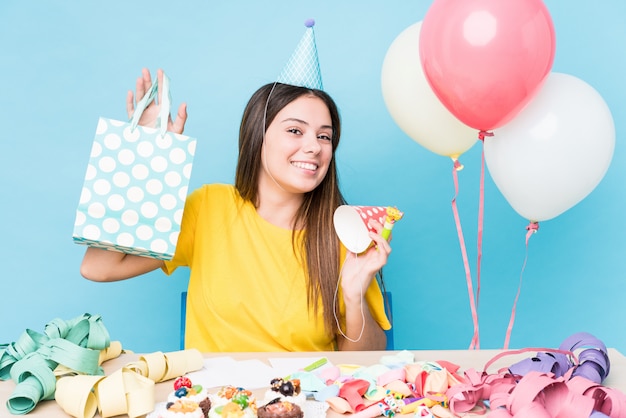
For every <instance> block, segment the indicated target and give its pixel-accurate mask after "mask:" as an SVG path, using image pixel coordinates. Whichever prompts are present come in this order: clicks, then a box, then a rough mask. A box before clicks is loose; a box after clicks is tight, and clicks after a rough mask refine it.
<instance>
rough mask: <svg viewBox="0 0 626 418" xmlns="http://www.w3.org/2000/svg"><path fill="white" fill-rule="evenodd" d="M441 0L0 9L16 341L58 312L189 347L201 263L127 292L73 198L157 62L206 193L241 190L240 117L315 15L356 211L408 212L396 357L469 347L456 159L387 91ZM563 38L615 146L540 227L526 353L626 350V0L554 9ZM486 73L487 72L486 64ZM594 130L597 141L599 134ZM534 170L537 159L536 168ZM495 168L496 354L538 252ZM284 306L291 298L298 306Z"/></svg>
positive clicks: (490, 335) (0, 188)
mask: <svg viewBox="0 0 626 418" xmlns="http://www.w3.org/2000/svg"><path fill="white" fill-rule="evenodd" d="M430 4H431V2H430V1H408V0H392V1H384V2H383V1H374V0H361V1H334V0H320V1H316V2H304V1H299V2H294V1H291V0H279V1H269V2H255V1H230V2H217V1H202V0H194V1H184V2H165V1H161V0H156V1H143V0H142V1H132V2H129V1H122V0H109V1H106V2H96V1H82V0H81V1H79V0H76V1H42V2H38V5H37V7H36V8H35V7H33V6H32V5H31V4H30V3H29V2H23V1H18V0H8V1H3V2H2V3H1V4H0V44H1V48H0V83H1V86H2V87H1V88H0V101H1V102H2V106H1V112H0V122H1V126H2V128H3V129H2V134H1V137H0V192H1V195H2V198H1V204H0V214H1V216H0V254H2V256H3V261H2V269H1V271H2V273H1V274H2V277H1V283H2V290H1V291H0V292H1V293H0V294H1V296H2V302H1V303H0V343H2V342H11V341H15V340H16V339H17V338H18V337H19V335H20V334H21V333H22V332H23V331H24V330H25V329H27V328H31V329H34V330H37V331H42V330H43V326H44V325H45V324H46V323H47V322H48V321H50V320H51V319H53V318H62V319H70V318H74V317H76V316H78V315H80V314H82V313H84V312H89V313H92V314H96V313H98V314H101V315H102V316H103V318H104V323H105V325H106V326H107V328H108V330H109V332H110V334H111V338H112V339H114V340H120V341H121V342H122V344H123V345H124V346H125V347H126V348H128V349H132V350H135V351H156V350H163V351H168V350H175V349H177V348H178V333H179V309H180V306H179V303H180V292H181V291H182V290H184V289H185V288H186V284H187V271H179V272H177V273H176V274H175V275H174V276H173V277H166V276H165V275H163V274H162V273H160V272H155V273H152V274H149V275H146V276H144V277H140V278H136V279H133V280H128V281H125V282H119V283H110V284H99V283H92V282H89V281H87V280H84V279H83V278H81V276H80V274H79V265H80V262H81V258H82V256H83V253H84V247H82V246H79V245H76V244H74V243H73V242H72V228H73V222H74V216H75V209H76V206H77V203H78V199H79V196H80V190H81V187H82V182H83V176H84V172H85V168H86V164H87V161H88V157H89V151H90V148H91V143H92V138H93V135H94V132H95V127H96V122H97V120H98V117H99V116H104V117H110V118H118V119H123V118H125V117H126V113H125V95H126V92H127V91H128V90H129V89H133V88H134V82H135V79H136V77H137V76H138V75H139V74H140V70H141V68H142V67H148V68H150V69H151V70H152V71H153V74H154V72H155V71H156V69H157V68H163V69H165V71H166V72H167V74H168V75H169V76H170V78H171V80H172V92H173V101H174V106H178V104H179V103H180V102H181V101H186V102H187V103H188V106H189V114H190V116H189V121H188V124H187V128H186V133H187V134H189V135H192V136H195V137H197V138H198V149H197V153H196V160H195V161H196V163H195V167H194V171H193V176H192V185H191V186H192V187H197V186H199V185H201V184H203V183H206V182H232V179H233V176H234V167H235V163H236V155H237V151H236V148H237V131H238V124H239V119H240V116H241V113H242V110H243V107H244V105H245V102H246V101H247V99H248V97H249V96H250V95H251V93H252V92H253V91H254V90H256V88H257V87H259V86H260V85H261V84H264V83H266V82H269V81H272V80H274V79H275V77H276V76H277V74H278V73H279V72H280V70H281V68H282V66H283V64H284V63H285V62H286V60H287V59H288V57H289V55H290V54H291V52H292V51H293V48H294V47H295V45H296V43H297V41H298V40H299V39H300V37H301V35H302V33H303V30H304V26H303V22H304V20H305V19H306V18H309V17H313V18H315V19H316V22H317V24H316V36H317V46H318V51H319V55H320V63H321V67H322V74H323V79H324V87H325V89H326V90H327V91H328V92H329V93H330V94H331V95H332V96H333V97H334V98H335V99H336V101H337V103H338V104H339V106H340V109H341V113H342V118H343V122H344V135H343V138H342V141H343V142H342V144H341V146H340V149H339V153H338V157H337V158H338V160H339V164H340V167H341V170H340V175H341V181H342V185H343V189H344V191H345V194H346V196H347V198H348V199H349V201H350V202H351V203H353V204H365V205H396V206H398V208H400V209H401V210H403V211H404V212H405V218H404V219H403V220H402V221H401V222H400V223H398V226H397V227H396V228H395V229H394V240H393V253H392V257H391V259H390V261H389V264H388V267H387V268H386V270H385V279H386V283H387V287H388V289H389V290H391V291H392V292H393V298H394V300H393V301H394V312H393V321H394V326H395V343H396V347H397V348H407V349H419V348H425V349H426V348H428V349H432V348H450V349H457V348H458V349H463V348H467V347H468V345H469V343H470V339H471V337H472V319H471V313H470V308H469V298H468V292H467V285H466V280H465V270H464V267H463V261H462V254H461V251H460V246H459V240H458V237H457V232H456V226H455V222H454V219H453V213H452V209H451V200H452V198H453V196H454V185H453V181H452V164H451V161H450V160H449V159H448V158H445V157H442V156H439V155H436V154H434V153H432V152H429V151H427V150H426V149H425V148H423V147H421V146H420V145H418V144H417V143H416V142H414V141H412V140H411V139H410V138H409V137H408V136H406V135H405V134H404V133H403V132H402V131H401V130H400V129H399V128H398V126H397V125H396V124H395V123H394V121H393V119H392V118H391V116H390V114H389V112H388V111H387V109H386V107H385V104H384V101H383V97H382V92H381V77H380V76H381V66H382V63H383V59H384V57H385V53H386V52H387V49H388V48H389V46H390V45H391V43H392V42H393V40H394V39H395V38H396V36H398V35H399V34H400V33H401V32H402V31H403V30H404V29H405V28H407V27H409V26H410V25H412V24H413V23H415V22H418V21H420V20H422V19H423V18H424V15H425V13H426V11H427V9H428V7H429V5H430ZM546 5H547V7H548V9H549V11H550V14H551V16H552V19H553V21H554V26H555V30H556V36H557V42H556V58H555V61H554V65H553V68H552V70H553V71H558V72H563V73H568V74H572V75H574V76H576V77H578V78H580V79H582V80H584V81H586V82H587V83H588V84H590V85H591V86H593V87H594V88H595V89H597V90H598V92H599V93H600V94H601V95H602V97H603V98H604V100H605V101H606V102H607V104H608V105H609V107H610V109H611V111H612V114H613V118H614V120H615V127H616V132H617V137H616V147H615V154H614V157H613V161H612V164H611V166H610V167H609V169H608V172H607V173H606V176H605V177H604V179H603V180H602V182H601V183H600V184H599V186H598V187H597V188H596V189H595V190H594V191H593V192H592V193H591V194H590V195H589V196H588V197H587V198H586V199H584V200H583V201H582V202H581V203H580V204H578V205H576V206H575V207H573V208H571V209H570V210H568V211H567V212H565V213H563V214H562V215H560V216H558V217H556V218H554V219H552V220H549V221H546V222H544V223H542V224H541V227H540V230H539V232H538V233H537V234H535V235H534V236H533V237H532V238H531V240H530V242H529V247H528V261H527V264H526V268H525V270H524V271H523V275H522V279H523V288H522V293H521V296H520V299H519V304H518V310H517V317H516V322H515V326H514V329H513V334H512V339H511V346H512V347H525V346H549V347H554V346H558V344H559V343H560V342H561V341H562V340H563V339H565V338H566V337H567V336H569V335H570V334H572V333H574V332H578V331H587V332H590V333H592V334H594V335H595V336H596V337H598V338H600V339H602V340H604V341H605V343H606V344H607V345H608V346H613V347H616V348H618V349H620V350H622V351H623V352H626V335H625V334H624V333H623V332H622V330H621V327H620V326H619V325H618V324H621V323H622V321H623V320H624V319H626V304H625V303H624V296H625V295H626V281H625V280H624V279H623V275H624V271H625V270H626V265H625V260H626V257H625V256H624V254H625V253H626V240H624V239H623V234H624V229H625V225H624V218H623V216H622V213H623V206H624V203H625V200H626V199H625V195H624V180H623V179H624V176H625V174H626V173H625V171H626V164H625V163H624V161H625V160H624V157H625V156H626V155H625V151H624V147H623V145H622V141H623V139H624V138H623V130H624V123H625V122H626V119H625V116H624V111H625V105H624V97H626V82H625V81H624V67H625V64H626V55H625V54H624V53H623V45H624V44H625V43H626V25H624V21H625V20H626V3H624V2H623V0H605V1H603V2H600V3H593V2H582V1H576V2H572V1H571V0H546ZM476 70H477V71H480V68H477V69H476ZM589 141H593V138H589ZM481 152H482V148H481V145H480V144H479V143H478V145H475V146H474V147H473V148H472V149H471V150H470V151H468V152H467V153H465V154H464V155H463V157H462V162H463V163H464V164H465V169H464V170H463V171H461V172H459V196H458V206H459V212H460V218H461V224H462V226H463V230H464V238H465V242H466V245H467V247H468V257H469V263H470V265H471V268H472V275H473V278H474V280H475V279H476V256H477V250H476V248H477V247H476V241H477V209H478V196H479V195H478V191H479V177H480V161H481ZM529 164H532V162H529ZM527 223H528V221H527V220H525V219H523V218H522V217H521V216H519V215H518V214H517V213H516V212H515V211H514V210H513V209H512V208H511V207H510V206H509V204H508V203H507V202H506V200H505V199H504V197H503V196H502V195H501V193H500V192H499V191H498V189H497V188H496V187H495V185H494V184H493V181H492V180H491V178H490V177H489V175H488V173H487V174H486V177H485V216H484V238H483V239H484V243H483V262H482V272H481V293H480V305H479V314H480V326H481V342H482V347H484V348H500V347H502V345H503V341H504V336H505V332H506V327H507V324H508V321H509V315H510V312H511V307H512V304H513V299H514V297H515V293H516V291H517V287H518V283H519V279H520V275H521V274H522V264H523V262H524V258H525V256H526V246H525V233H526V230H525V227H526V225H527ZM287 303H288V301H287Z"/></svg>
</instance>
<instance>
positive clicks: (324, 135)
mask: <svg viewBox="0 0 626 418" xmlns="http://www.w3.org/2000/svg"><path fill="white" fill-rule="evenodd" d="M317 137H318V138H319V139H323V140H324V141H332V140H333V139H332V138H331V137H330V136H329V135H326V134H321V135H318V136H317Z"/></svg>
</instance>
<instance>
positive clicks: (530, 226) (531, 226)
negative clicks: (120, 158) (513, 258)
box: [503, 222, 539, 350]
mask: <svg viewBox="0 0 626 418" xmlns="http://www.w3.org/2000/svg"><path fill="white" fill-rule="evenodd" d="M526 230H527V231H528V232H526V255H525V257H524V263H523V264H522V271H521V272H520V275H519V284H518V285H517V294H516V295H515V300H514V302H513V308H512V309H511V319H509V326H508V327H507V329H506V337H505V338H504V347H503V349H504V350H508V349H509V342H510V340H511V332H512V331H513V323H514V322H515V311H516V310H517V300H518V299H519V295H520V293H521V291H522V276H523V275H524V270H525V269H526V261H528V240H529V239H530V237H531V236H532V235H533V234H534V233H535V232H537V231H538V230H539V223H538V222H531V223H529V224H528V226H526Z"/></svg>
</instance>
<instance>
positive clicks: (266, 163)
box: [259, 96, 333, 194]
mask: <svg viewBox="0 0 626 418" xmlns="http://www.w3.org/2000/svg"><path fill="white" fill-rule="evenodd" d="M332 134H333V129H332V122H331V118H330V112H329V111H328V108H327V107H326V104H325V103H324V102H323V101H322V100H321V99H319V98H317V97H313V96H301V97H299V98H298V99H296V100H294V101H293V102H291V103H289V104H288V105H287V106H285V107H284V108H283V109H282V110H281V111H280V112H278V114H277V115H276V117H275V118H274V120H273V121H272V123H271V124H270V126H268V128H267V132H266V133H265V141H264V143H263V147H262V149H261V153H262V161H263V164H262V169H261V174H260V179H259V182H260V186H261V187H265V186H268V187H276V186H278V187H279V188H280V189H282V190H283V191H286V192H289V193H299V194H302V193H306V192H310V191H311V190H313V189H315V188H316V187H317V186H318V185H319V184H320V183H321V182H322V180H323V179H324V177H325V176H326V172H327V171H328V166H329V164H330V161H331V159H332V156H333V145H332Z"/></svg>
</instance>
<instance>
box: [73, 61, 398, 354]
mask: <svg viewBox="0 0 626 418" xmlns="http://www.w3.org/2000/svg"><path fill="white" fill-rule="evenodd" d="M157 74H158V76H157V77H158V81H159V85H160V83H161V80H162V71H160V70H159V71H158V73H157ZM151 84H152V81H151V79H150V73H149V71H148V70H145V69H144V70H143V75H142V77H140V78H139V79H138V80H137V86H136V99H137V100H139V99H141V97H143V95H144V93H145V92H146V91H147V89H148V88H149V87H150V85H151ZM127 110H128V113H129V116H130V115H132V113H133V111H134V98H133V93H132V92H129V94H128V97H127ZM157 114H158V105H157V103H151V104H150V106H149V107H148V108H147V109H146V111H145V112H144V114H143V115H142V119H141V121H140V124H142V125H147V126H151V125H153V124H154V121H155V119H156V115H157ZM186 119H187V112H186V107H185V105H184V104H182V105H181V106H180V108H179V110H178V114H177V116H176V119H175V120H170V123H169V126H168V130H169V131H172V132H177V133H182V131H183V129H184V125H185V122H186ZM340 133H341V127H340V119H339V113H338V110H337V107H336V105H335V103H334V101H333V100H332V99H331V98H330V97H329V96H328V95H327V94H326V93H325V92H323V91H321V90H315V89H308V88H304V87H297V86H291V85H288V84H281V83H271V84H267V85H265V86H263V87H261V88H260V89H259V90H257V91H256V92H255V93H254V94H253V96H252V97H251V99H250V101H249V102H248V104H247V106H246V108H245V111H244V114H243V118H242V121H241V126H240V131H239V159H238V163H237V170H236V177H235V185H234V186H232V185H225V184H211V185H204V186H202V187H200V188H199V189H197V190H195V191H193V192H192V193H191V194H190V195H189V197H188V199H187V202H186V205H185V211H184V215H183V220H182V226H181V233H180V236H179V239H178V244H177V247H176V254H175V255H174V258H173V259H172V260H171V261H165V262H163V261H160V260H155V259H150V258H145V257H137V256H133V255H127V254H122V253H117V252H113V251H106V250H101V249H96V248H92V247H89V248H88V249H87V251H86V253H85V257H84V259H83V263H82V265H81V274H82V275H83V276H84V277H86V278H88V279H90V280H94V281H103V282H106V281H116V280H123V279H127V278H130V277H134V276H137V275H140V274H144V273H146V272H149V271H152V270H155V269H157V268H161V269H163V270H164V271H165V272H166V273H167V274H171V273H172V272H173V271H174V270H175V269H176V268H177V267H179V266H188V267H189V268H190V271H191V272H190V279H189V289H188V301H187V318H186V320H187V324H186V340H185V345H186V347H188V348H189V347H194V348H197V349H199V350H201V351H205V352H209V351H317V350H334V349H340V350H382V349H384V348H385V344H386V338H385V333H384V331H383V329H389V328H390V324H389V321H388V320H387V317H386V315H385V312H384V304H383V298H382V294H381V291H380V288H379V286H378V283H377V281H376V280H375V276H376V274H377V273H378V272H379V271H380V270H381V269H382V267H383V266H384V265H385V264H386V262H387V258H388V256H389V253H390V252H391V248H390V246H389V243H388V242H387V241H386V240H385V239H384V238H382V236H381V235H380V232H381V230H382V225H380V224H379V223H377V222H373V224H372V225H371V226H372V228H374V229H375V230H376V231H377V233H371V234H370V236H371V238H372V240H373V243H374V245H373V246H372V247H370V248H369V249H368V250H367V251H365V252H364V253H363V254H359V255H358V256H357V255H356V254H352V253H349V252H347V250H346V249H345V248H344V247H343V246H342V245H341V244H340V242H339V240H338V238H337V236H336V234H335V232H334V229H333V223H332V222H333V221H332V219H333V213H334V211H335V209H336V208H337V207H338V206H339V205H341V204H344V199H343V197H342V195H341V192H340V190H339V184H338V178H337V169H336V166H335V159H334V154H335V150H336V148H337V146H338V144H339V138H340Z"/></svg>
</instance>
